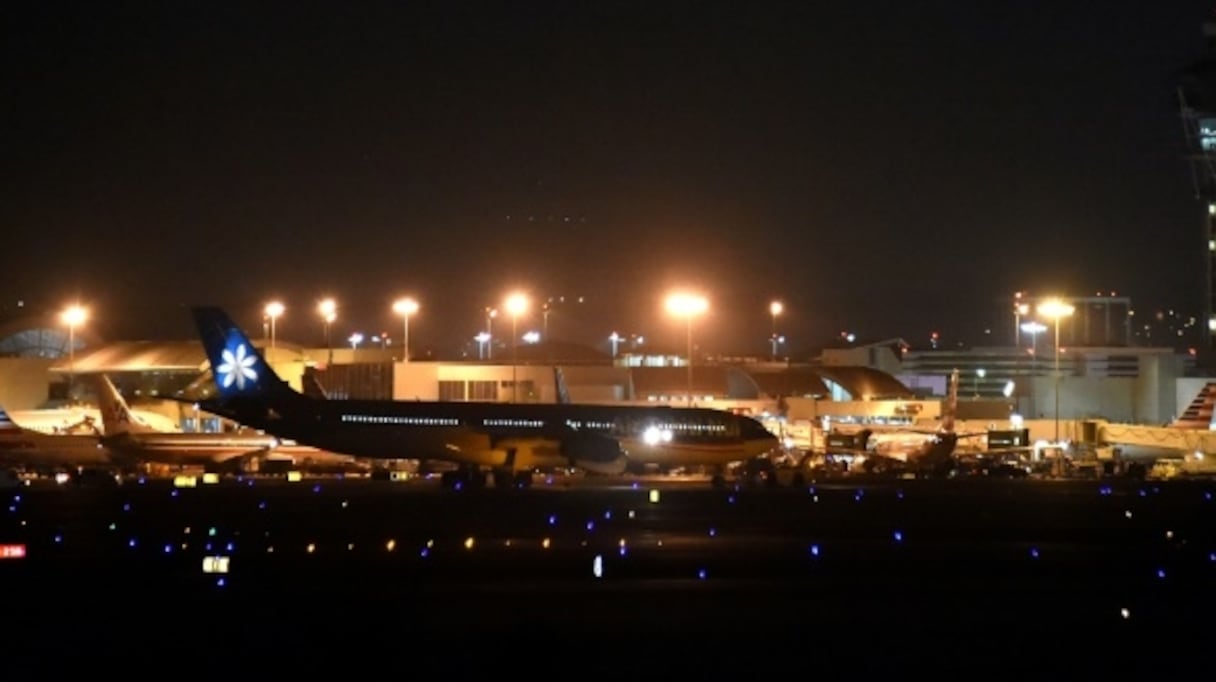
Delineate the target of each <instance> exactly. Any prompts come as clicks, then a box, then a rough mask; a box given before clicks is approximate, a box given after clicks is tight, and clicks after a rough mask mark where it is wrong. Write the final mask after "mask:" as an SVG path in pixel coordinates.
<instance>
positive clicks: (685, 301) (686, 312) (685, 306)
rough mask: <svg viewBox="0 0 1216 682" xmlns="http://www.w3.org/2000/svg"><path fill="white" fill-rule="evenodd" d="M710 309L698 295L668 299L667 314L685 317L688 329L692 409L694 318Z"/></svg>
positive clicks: (689, 397) (689, 398) (678, 295)
mask: <svg viewBox="0 0 1216 682" xmlns="http://www.w3.org/2000/svg"><path fill="white" fill-rule="evenodd" d="M708 309H709V301H707V300H705V297H704V296H699V295H696V294H672V295H671V296H668V297H667V312H669V313H671V314H673V315H679V316H683V317H684V319H685V321H686V324H687V327H688V406H689V407H692V318H693V316H695V315H700V314H701V313H703V312H705V311H706V310H708Z"/></svg>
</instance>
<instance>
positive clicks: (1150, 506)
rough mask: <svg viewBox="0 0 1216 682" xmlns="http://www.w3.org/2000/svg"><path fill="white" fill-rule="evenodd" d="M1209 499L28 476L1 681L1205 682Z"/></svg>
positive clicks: (1212, 539)
mask: <svg viewBox="0 0 1216 682" xmlns="http://www.w3.org/2000/svg"><path fill="white" fill-rule="evenodd" d="M1214 496H1216V483H1214V482H1211V481H1167V482H1148V483H1145V482H1143V481H1133V480H1128V479H1097V480H1086V481H1041V480H1009V479H1001V480H986V479H977V480H953V481H922V480H909V481H885V482H866V483H861V482H855V481H839V482H818V483H817V482H810V483H808V484H806V485H803V486H798V487H787V486H783V487H766V486H742V485H741V486H735V487H729V488H726V489H715V488H713V487H711V486H709V485H708V483H707V482H705V481H704V480H696V479H692V480H679V479H670V478H665V477H653V478H632V477H622V478H579V477H560V476H559V477H554V478H551V479H538V480H537V482H536V484H535V485H534V486H533V487H532V488H530V489H495V488H488V489H479V490H449V489H445V488H442V487H440V486H439V485H438V483H437V482H435V481H431V480H411V481H371V480H366V479H340V478H315V479H309V478H305V479H303V480H300V481H296V482H287V481H284V480H281V479H269V478H240V479H236V478H229V479H224V480H221V481H220V482H218V483H215V484H204V483H201V482H199V481H195V485H194V486H193V487H177V486H175V485H174V482H173V481H172V480H167V479H127V480H124V481H123V482H122V483H121V484H116V485H108V484H106V483H104V482H102V483H99V482H97V481H92V482H90V483H89V484H88V485H81V486H77V485H73V484H72V483H71V482H68V483H63V484H56V483H53V482H46V481H38V482H36V483H34V484H32V485H30V486H28V487H22V488H17V489H15V490H6V491H0V499H3V500H5V501H6V508H7V509H6V513H5V515H4V517H3V522H2V523H0V545H5V546H8V547H18V546H20V547H22V550H21V551H20V552H18V553H21V554H23V555H24V556H22V557H20V558H15V557H14V558H8V559H3V560H0V584H3V585H4V586H5V601H6V603H7V607H6V611H7V612H8V614H9V616H8V617H7V620H8V622H9V624H10V625H11V626H12V627H11V628H9V632H8V633H6V634H5V636H4V639H3V641H4V642H5V647H4V648H5V649H6V650H7V654H5V656H6V658H7V660H8V661H9V666H10V667H8V668H6V669H8V670H16V669H24V670H26V671H28V672H30V673H32V674H34V676H35V677H38V676H40V675H39V673H42V674H43V675H45V676H47V677H55V676H56V670H58V668H57V666H59V665H61V664H62V662H63V661H64V660H77V659H79V660H82V661H94V662H96V663H99V664H101V663H105V664H107V665H121V666H124V668H125V667H129V666H136V668H135V669H138V670H143V671H145V672H151V671H155V670H165V669H166V668H164V666H165V665H170V666H179V665H180V666H184V667H183V668H182V670H186V671H191V672H196V673H198V672H203V671H211V672H222V671H224V670H229V669H230V668H231V669H235V670H245V671H249V670H255V669H256V670H266V671H277V672H279V673H286V672H289V671H290V672H304V673H310V672H311V673H316V672H317V671H319V670H322V669H326V668H328V667H329V666H336V667H337V668H338V669H340V670H344V671H346V673H348V674H353V673H355V672H356V671H357V672H358V675H357V676H360V677H362V676H372V675H379V674H380V673H379V672H377V671H380V670H381V669H382V668H383V667H384V666H389V668H391V669H394V670H396V669H399V670H400V671H402V673H401V674H403V675H404V674H406V672H407V671H408V673H409V674H417V673H422V672H430V673H436V674H439V673H443V674H446V675H455V676H457V677H461V678H464V677H468V676H480V675H482V674H511V673H512V671H517V672H520V673H522V674H527V675H530V676H541V677H559V676H560V677H562V678H563V679H567V678H569V677H575V678H585V677H595V678H599V677H614V678H616V677H643V678H648V677H669V676H671V675H692V674H695V675H701V676H709V677H711V678H714V679H720V678H722V677H724V676H732V675H735V674H755V673H757V672H762V671H763V672H774V673H784V672H787V671H795V672H797V671H805V670H815V671H820V672H828V671H831V672H832V673H833V676H840V675H844V674H847V675H849V676H855V675H862V676H870V675H876V674H901V675H902V674H909V673H913V672H924V673H926V674H935V675H941V674H946V675H947V676H966V677H972V676H974V675H978V674H983V675H985V676H986V677H994V676H995V677H1012V678H1025V677H1035V678H1036V679H1042V678H1043V677H1048V678H1051V677H1054V676H1056V675H1059V676H1060V677H1066V676H1068V677H1071V676H1072V675H1073V674H1074V673H1076V672H1078V671H1080V672H1082V673H1083V674H1086V675H1093V674H1097V673H1101V674H1103V675H1105V676H1107V677H1111V676H1113V677H1114V678H1118V679H1163V678H1169V677H1171V676H1172V675H1191V674H1195V673H1197V672H1199V671H1204V672H1205V674H1206V672H1210V668H1209V667H1208V666H1209V664H1208V663H1207V662H1206V660H1205V659H1204V658H1203V657H1201V656H1199V655H1198V654H1197V653H1195V654H1193V653H1192V652H1198V651H1201V650H1202V644H1201V641H1202V639H1203V638H1204V637H1206V634H1205V632H1206V631H1207V630H1208V629H1209V628H1210V625H1209V624H1208V622H1209V620H1210V614H1212V613H1213V606H1216V590H1213V589H1212V588H1213V587H1214V586H1216V580H1214V579H1216V500H1214V499H1213V497H1214ZM9 551H10V553H14V552H16V550H11V549H10V550H9ZM14 666H15V667H14ZM60 672H62V671H61V670H60Z"/></svg>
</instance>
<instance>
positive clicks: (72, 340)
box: [59, 303, 89, 403]
mask: <svg viewBox="0 0 1216 682" xmlns="http://www.w3.org/2000/svg"><path fill="white" fill-rule="evenodd" d="M59 319H60V320H62V321H63V323H64V324H66V325H67V326H68V403H71V402H72V389H73V383H74V380H75V378H76V327H77V326H78V325H81V324H84V321H85V320H87V319H89V311H88V310H85V309H84V308H82V307H81V306H80V305H79V304H76V303H73V304H72V305H70V306H68V307H67V308H65V309H64V310H63V312H62V313H60V314H59Z"/></svg>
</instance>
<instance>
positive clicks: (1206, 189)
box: [1177, 19, 1216, 366]
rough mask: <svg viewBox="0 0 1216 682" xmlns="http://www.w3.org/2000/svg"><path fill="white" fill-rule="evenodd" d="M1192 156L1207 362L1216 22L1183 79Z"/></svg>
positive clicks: (1213, 300)
mask: <svg viewBox="0 0 1216 682" xmlns="http://www.w3.org/2000/svg"><path fill="white" fill-rule="evenodd" d="M1177 88H1178V107H1179V111H1180V112H1181V114H1182V128H1183V134H1184V135H1185V136H1186V155H1187V161H1188V163H1189V164H1190V168H1191V180H1192V182H1193V185H1194V190H1195V198H1196V199H1198V200H1199V202H1200V205H1201V206H1202V217H1201V218H1200V222H1199V227H1200V230H1201V231H1202V232H1201V236H1200V239H1202V240H1203V241H1202V242H1201V243H1202V244H1203V248H1204V251H1205V252H1206V254H1207V255H1206V256H1205V257H1204V281H1203V283H1202V286H1203V305H1204V307H1203V312H1204V319H1205V324H1204V325H1203V351H1204V352H1203V353H1202V357H1201V360H1200V361H1201V363H1202V364H1205V365H1209V366H1211V365H1212V364H1213V363H1212V362H1211V360H1212V359H1213V358H1214V357H1216V19H1214V20H1210V21H1208V22H1206V23H1204V25H1203V54H1202V56H1201V57H1200V58H1199V59H1198V60H1197V61H1196V62H1195V63H1194V64H1192V65H1191V66H1189V67H1188V68H1186V69H1184V70H1183V71H1182V72H1181V73H1180V74H1179V78H1178V81H1177Z"/></svg>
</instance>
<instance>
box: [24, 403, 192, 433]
mask: <svg viewBox="0 0 1216 682" xmlns="http://www.w3.org/2000/svg"><path fill="white" fill-rule="evenodd" d="M131 412H132V414H133V415H134V416H135V419H137V420H139V421H142V422H145V423H147V424H150V425H155V426H156V428H157V429H159V430H161V431H174V430H180V429H175V427H174V423H173V420H172V419H170V418H168V417H166V416H164V415H160V414H156V413H155V412H148V411H146V410H132V411H131ZM8 416H9V419H11V420H13V423H14V424H16V425H17V426H20V427H21V428H23V429H29V430H31V431H39V432H41V433H45V434H50V435H60V434H65V433H75V434H100V433H101V431H102V427H101V410H98V409H97V408H94V407H81V406H72V407H54V408H45V409H34V410H9V411H8Z"/></svg>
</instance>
